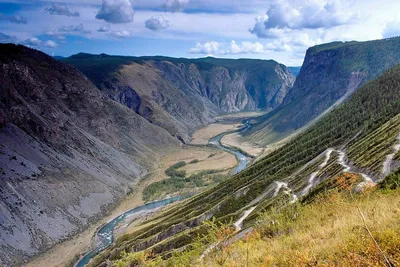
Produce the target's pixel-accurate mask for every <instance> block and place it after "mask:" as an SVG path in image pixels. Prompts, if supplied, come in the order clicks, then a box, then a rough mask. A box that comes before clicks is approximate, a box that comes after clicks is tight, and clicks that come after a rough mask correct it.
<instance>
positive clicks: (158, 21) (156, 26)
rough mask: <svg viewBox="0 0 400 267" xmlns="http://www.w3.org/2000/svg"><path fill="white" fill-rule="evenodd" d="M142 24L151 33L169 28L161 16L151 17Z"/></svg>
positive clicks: (167, 22) (166, 21)
mask: <svg viewBox="0 0 400 267" xmlns="http://www.w3.org/2000/svg"><path fill="white" fill-rule="evenodd" d="M144 24H145V26H146V28H147V29H149V30H152V31H158V30H162V29H166V28H168V27H169V21H168V20H166V19H164V17H163V16H161V15H159V16H153V17H151V18H150V19H148V20H146V21H145V23H144Z"/></svg>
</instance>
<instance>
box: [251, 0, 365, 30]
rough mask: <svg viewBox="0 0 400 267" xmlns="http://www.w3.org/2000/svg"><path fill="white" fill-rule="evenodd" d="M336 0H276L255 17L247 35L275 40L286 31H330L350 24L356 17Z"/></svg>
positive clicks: (347, 7)
mask: <svg viewBox="0 0 400 267" xmlns="http://www.w3.org/2000/svg"><path fill="white" fill-rule="evenodd" d="M351 10H352V7H351V6H349V5H348V4H346V3H342V2H341V1H339V0H324V1H315V0H311V1H304V2H294V1H288V0H276V1H274V2H273V3H272V4H271V5H270V7H269V8H268V10H267V13H266V15H264V16H259V17H257V18H256V24H255V25H254V27H253V28H251V29H250V32H251V33H253V34H255V35H256V36H257V37H259V38H279V37H280V36H279V34H282V33H285V32H287V31H290V30H301V29H319V28H328V29H329V28H333V27H336V26H339V25H346V24H350V23H354V22H356V21H357V19H358V15H357V14H355V13H354V12H352V11H351Z"/></svg>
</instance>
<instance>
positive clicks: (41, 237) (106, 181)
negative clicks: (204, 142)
mask: <svg viewBox="0 0 400 267" xmlns="http://www.w3.org/2000/svg"><path fill="white" fill-rule="evenodd" d="M0 48H1V49H0V80H1V83H0V125H1V126H0V265H1V266H12V265H14V264H16V263H17V262H18V261H19V263H21V261H23V260H25V259H26V258H28V257H30V256H32V255H35V254H37V253H39V252H41V251H43V250H45V249H47V248H49V247H51V246H52V245H54V244H55V243H57V242H60V241H61V240H64V239H66V238H68V237H69V236H71V235H73V234H76V233H78V232H80V231H83V230H84V229H85V227H87V226H88V225H89V223H90V222H93V221H95V220H98V219H99V218H101V217H102V216H104V215H105V213H107V212H108V210H109V209H110V208H111V207H113V206H114V205H116V204H117V202H118V201H119V200H120V199H121V198H123V197H124V196H126V194H127V193H129V192H130V191H131V188H132V186H133V185H135V184H136V183H137V182H138V181H139V180H140V179H141V177H143V176H144V175H145V174H146V173H147V171H148V169H149V168H151V167H152V165H151V164H152V162H157V159H158V158H159V157H160V156H161V155H162V154H163V153H165V152H167V151H168V150H169V149H171V148H174V147H177V146H178V145H179V143H180V142H179V141H178V140H177V139H176V138H174V137H172V136H171V135H170V134H169V133H168V132H167V131H166V130H164V129H163V128H160V127H158V126H156V125H154V124H151V123H149V121H148V120H146V119H144V118H143V117H141V116H140V115H138V114H137V113H136V112H134V110H135V108H138V107H137V106H135V105H136V101H130V100H129V99H135V97H136V99H137V96H135V94H134V93H132V92H130V91H129V88H122V89H121V92H123V93H121V94H120V96H119V99H118V100H119V101H121V102H124V101H125V104H126V105H127V106H128V107H129V108H128V107H126V106H124V105H121V104H120V103H118V102H116V101H113V100H111V99H109V98H108V97H106V96H104V94H103V93H101V92H100V91H99V90H98V89H97V88H96V86H94V85H93V84H92V82H90V81H89V80H88V79H87V78H86V76H84V75H83V74H82V73H81V72H80V71H78V70H77V69H75V68H73V67H71V66H69V65H67V64H64V63H61V62H59V61H56V60H54V59H53V58H51V57H49V56H47V55H45V54H43V53H41V52H39V51H35V50H32V49H29V48H26V47H23V46H15V45H0Z"/></svg>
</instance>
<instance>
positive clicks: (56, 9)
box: [44, 4, 79, 17]
mask: <svg viewBox="0 0 400 267" xmlns="http://www.w3.org/2000/svg"><path fill="white" fill-rule="evenodd" d="M44 10H45V11H47V12H48V13H49V14H51V15H60V16H68V17H79V12H71V11H69V9H68V7H67V6H66V5H62V4H52V5H51V7H47V8H45V9H44Z"/></svg>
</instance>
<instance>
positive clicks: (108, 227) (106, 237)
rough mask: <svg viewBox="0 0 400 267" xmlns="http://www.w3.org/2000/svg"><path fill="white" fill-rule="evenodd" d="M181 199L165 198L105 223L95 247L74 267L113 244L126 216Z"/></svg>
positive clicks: (83, 264)
mask: <svg viewBox="0 0 400 267" xmlns="http://www.w3.org/2000/svg"><path fill="white" fill-rule="evenodd" d="M181 199H183V197H181V196H177V197H172V198H167V199H164V200H160V201H156V202H151V203H148V204H145V205H142V206H139V207H136V208H134V209H131V210H128V211H126V212H124V213H122V214H121V215H119V216H118V217H116V218H114V219H113V220H111V221H109V222H108V223H106V224H105V225H104V226H103V227H102V228H101V229H100V230H99V231H98V232H97V234H96V236H97V240H98V243H97V247H96V248H95V249H93V250H92V251H90V252H89V253H88V254H86V255H85V256H84V257H83V258H81V259H80V260H79V261H78V263H77V264H76V265H75V266H76V267H83V266H85V265H86V264H88V263H89V261H90V260H91V259H92V258H94V257H95V256H96V255H97V254H99V253H100V252H101V251H103V250H104V249H106V248H107V247H109V246H110V245H111V244H112V243H113V234H114V228H115V227H116V226H117V225H118V224H119V223H120V222H121V221H123V220H124V219H125V218H126V217H127V216H130V215H133V214H135V213H139V212H142V211H150V210H153V209H156V208H160V207H163V206H165V205H167V204H170V203H173V202H176V201H178V200H181Z"/></svg>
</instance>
